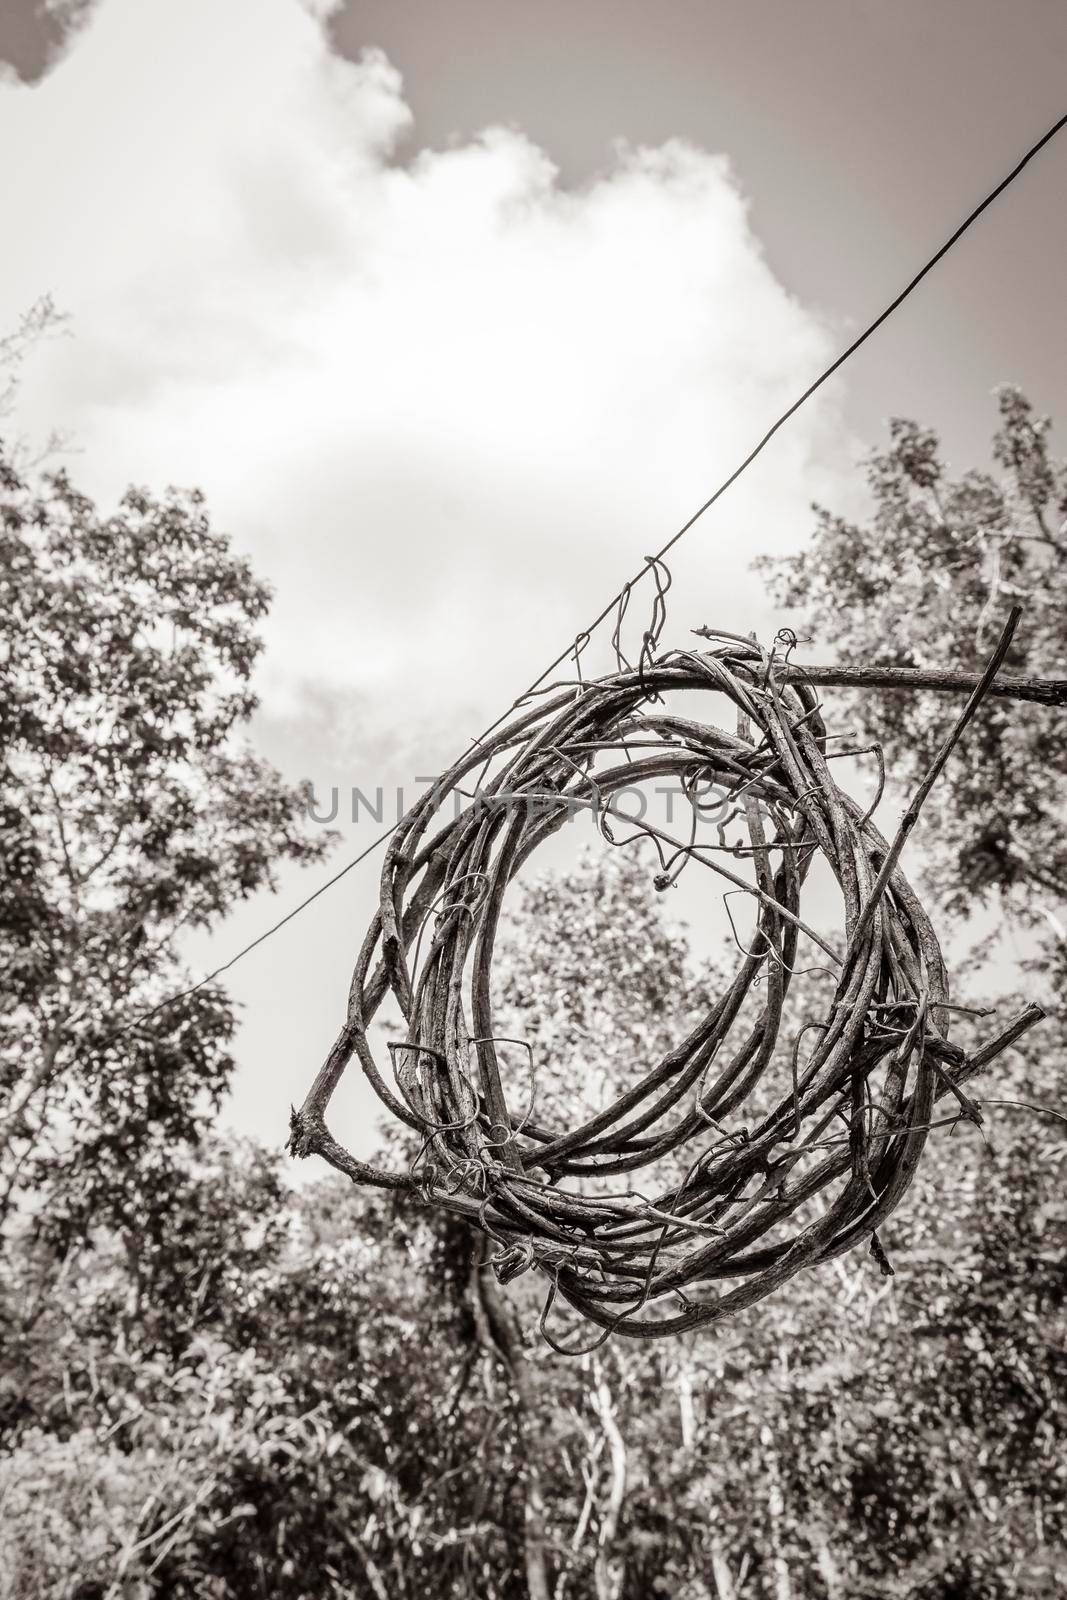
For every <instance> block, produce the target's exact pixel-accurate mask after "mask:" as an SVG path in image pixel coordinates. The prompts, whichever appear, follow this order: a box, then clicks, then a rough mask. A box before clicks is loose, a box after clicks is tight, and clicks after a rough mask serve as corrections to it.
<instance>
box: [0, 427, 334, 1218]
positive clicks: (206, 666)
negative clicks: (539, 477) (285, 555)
mask: <svg viewBox="0 0 1067 1600" xmlns="http://www.w3.org/2000/svg"><path fill="white" fill-rule="evenodd" d="M268 600H269V595H268V591H267V590H266V588H265V587H264V585H263V584H261V583H259V582H258V581H257V580H256V579H255V578H254V577H253V575H252V573H251V571H250V569H249V567H248V564H247V562H245V561H244V560H243V559H241V558H239V557H237V556H235V555H234V554H233V552H232V551H231V549H230V547H229V543H228V541H227V539H226V538H225V537H224V536H223V535H221V534H218V533H215V532H213V531H212V529H211V527H210V525H209V522H208V518H207V515H206V513H205V511H204V507H203V502H202V499H201V497H200V496H199V495H198V494H196V493H192V494H182V493H179V492H177V491H171V492H169V493H168V494H167V495H166V496H164V497H163V498H162V499H157V498H153V497H152V496H151V495H149V494H147V493H145V492H143V491H139V490H130V491H129V492H128V493H127V494H126V495H125V496H124V498H123V500H122V502H121V504H120V507H119V509H118V511H117V512H116V513H115V514H114V515H113V516H110V517H102V516H101V515H100V514H99V513H98V512H97V511H96V508H95V507H94V506H93V504H92V503H91V502H90V501H89V500H88V499H86V497H85V496H84V495H81V494H79V493H78V492H77V491H76V490H75V489H74V487H73V485H72V484H71V483H70V481H69V479H68V478H67V477H66V475H65V474H64V473H62V472H58V473H54V474H52V475H50V476H46V477H44V478H43V480H42V481H41V482H40V484H39V485H37V486H36V487H34V486H33V485H31V484H30V483H29V482H28V481H27V480H26V479H25V478H24V477H23V476H21V475H20V473H19V472H18V471H16V469H15V467H14V465H13V464H12V461H11V460H10V459H9V458H8V457H7V456H5V455H3V454H2V453H0V752H2V754H0V988H2V992H3V995H4V998H5V1005H4V1009H3V1013H2V1015H0V1156H2V1161H3V1165H2V1167H0V1175H2V1181H3V1182H4V1184H5V1188H4V1189H2V1190H0V1206H8V1205H10V1204H11V1202H12V1200H13V1197H14V1196H15V1195H16V1194H17V1193H18V1191H19V1189H21V1190H22V1191H27V1190H32V1191H33V1192H34V1193H35V1194H36V1195H37V1197H38V1203H40V1197H41V1196H42V1195H43V1194H45V1193H52V1194H53V1196H54V1198H55V1202H56V1203H55V1204H54V1205H50V1206H49V1208H48V1220H49V1225H50V1226H51V1227H52V1228H53V1230H60V1231H62V1230H63V1229H68V1230H71V1229H73V1230H76V1229H77V1228H79V1227H80V1228H85V1227H87V1226H88V1225H89V1224H90V1223H91V1222H92V1221H94V1220H100V1219H102V1218H103V1217H104V1216H112V1217H118V1216H119V1215H120V1214H121V1213H123V1212H124V1211H125V1212H127V1213H129V1214H143V1210H144V1199H145V1185H146V1183H147V1184H148V1185H149V1186H152V1185H153V1184H155V1183H158V1182H159V1181H160V1170H161V1168H164V1167H165V1166H166V1163H167V1161H168V1154H167V1152H168V1150H170V1149H171V1148H172V1147H174V1146H175V1145H176V1144H179V1143H180V1142H181V1141H182V1140H184V1139H188V1138H190V1137H192V1136H193V1135H194V1134H195V1132H196V1130H197V1128H198V1126H199V1125H200V1122H201V1120H202V1117H203V1115H204V1111H205V1109H206V1108H207V1107H208V1106H209V1105H210V1103H216V1104H217V1103H218V1101H219V1100H220V1098H221V1096H222V1094H223V1093H224V1091H225V1088H226V1085H227V1082H228V1080H229V1075H230V1071H231V1068H232V1062H231V1058H230V1056H229V1053H228V1043H229V1039H230V1036H231V1033H232V1029H233V1013H232V1008H231V1006H230V1004H229V1002H228V1000H227V999H226V997H225V995H224V994H223V993H222V991H221V990H219V989H218V988H206V989H203V990H200V991H199V992H197V993H196V994H191V995H187V996H186V997H185V998H183V999H182V1000H181V1001H180V1002H179V1003H178V1004H176V1005H172V1006H168V1007H167V1008H166V1009H165V1010H163V1011H154V1013H153V1014H151V1015H148V1016H146V1017H144V1018H143V1019H142V1016H141V1014H142V1013H144V1012H151V1011H152V1010H153V1008H154V1007H155V1006H156V1005H157V1004H158V1002H159V1001H161V1000H162V999H163V998H164V997H166V996H167V995H168V994H170V993H172V992H174V991H178V990H180V989H182V988H183V987H185V985H186V983H187V981H188V980H187V979H186V976H185V973H184V970H183V967H182V963H181V958H180V953H179V948H178V943H177V940H178V936H179V934H180V932H181V931H182V930H183V929H186V928H198V927H201V928H202V927H208V926H210V925H211V924H212V923H214V922H215V921H217V920H218V919H219V918H220V917H221V916H223V915H224V914H225V912H226V911H227V910H228V909H229V908H230V907H231V906H232V905H233V903H234V902H235V901H236V900H239V899H241V898H244V897H246V896H248V895H250V894H252V893H253V892H254V891H255V890H256V889H258V888H261V887H262V886H264V885H267V884H270V883H271V881H272V873H273V869H274V865H275V863H276V862H278V861H279V860H285V859H289V860H294V861H308V860H312V859H315V858H316V857H317V856H318V855H320V854H321V852H322V850H323V849H324V847H325V844H326V841H325V840H324V839H323V838H321V837H320V838H318V839H316V840H312V839H311V838H310V837H309V836H308V835H306V834H305V833H304V832H303V831H302V828H301V811H302V806H303V800H304V795H303V791H302V790H299V789H293V788H290V787H288V786H286V785H285V784H283V783H282V781H281V780H280V778H279V777H278V775H277V774H276V773H275V772H274V771H273V770H272V769H271V768H270V767H269V766H267V765H266V764H265V763H264V762H263V761H261V760H260V759H259V758H257V757H256V756H255V755H253V753H252V752H251V750H250V749H248V748H247V747H246V746H245V745H243V744H242V743H241V741H240V739H239V733H240V730H241V727H242V725H243V724H244V723H246V722H247V720H248V718H249V717H250V716H251V714H252V712H253V710H254V709H255V705H256V701H255V697H254V695H253V694H252V691H251V689H250V686H249V679H250V675H251V672H252V668H253V666H254V663H255V660H256V657H257V655H258V653H259V649H260V644H259V640H258V638H257V635H256V632H255V628H256V624H257V623H258V622H259V621H260V620H261V619H262V617H263V616H264V614H265V612H266V609H267V605H268ZM60 1166H61V1167H62V1171H63V1182H62V1185H61V1186H59V1188H60V1189H61V1194H57V1193H56V1192H55V1191H56V1186H55V1185H54V1184H53V1179H54V1178H55V1176H56V1173H57V1172H58V1170H59V1168H60Z"/></svg>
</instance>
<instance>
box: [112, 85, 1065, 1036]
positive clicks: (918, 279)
mask: <svg viewBox="0 0 1067 1600" xmlns="http://www.w3.org/2000/svg"><path fill="white" fill-rule="evenodd" d="M1064 127H1067V112H1065V113H1064V115H1063V116H1062V117H1060V118H1059V119H1058V120H1057V121H1056V122H1054V123H1053V124H1052V126H1051V128H1049V129H1048V131H1047V132H1046V133H1044V134H1042V136H1041V138H1040V139H1038V140H1037V142H1036V144H1033V145H1031V146H1030V148H1029V150H1027V152H1026V154H1025V155H1024V156H1022V158H1021V159H1020V160H1019V161H1017V162H1016V164H1015V166H1014V167H1012V169H1011V171H1010V172H1009V173H1008V175H1007V177H1005V178H1002V179H1001V181H1000V182H999V183H998V184H997V186H996V188H995V189H991V190H990V191H989V193H988V194H987V195H986V197H985V199H984V200H981V201H980V202H979V204H978V205H976V206H975V208H974V210H973V211H971V212H969V213H968V215H967V216H966V217H965V218H964V220H963V221H962V222H961V223H960V225H959V227H958V228H956V229H955V231H954V232H953V233H951V234H950V235H949V237H948V238H947V239H946V240H945V242H944V244H943V245H942V246H941V247H940V249H939V250H937V251H935V253H934V254H933V255H932V256H931V257H930V258H929V260H928V261H926V262H925V264H924V265H923V266H922V267H920V269H919V271H918V272H917V273H916V274H915V276H914V277H913V278H911V279H909V281H908V282H907V283H906V284H905V285H904V288H903V289H901V291H900V293H899V294H898V295H896V296H895V298H894V299H892V300H891V301H890V302H889V304H888V305H887V306H886V307H885V309H884V310H883V311H881V312H879V314H878V316H877V317H875V319H874V321H873V322H871V323H868V325H867V327H866V328H864V330H863V332H862V333H861V334H859V335H858V337H857V338H855V339H853V341H852V343H851V344H850V345H849V346H848V347H847V348H846V349H844V350H842V352H841V354H840V355H839V356H838V357H837V358H836V360H835V361H833V362H831V364H830V365H829V366H828V367H827V368H826V369H825V370H824V371H823V372H821V373H820V374H819V376H818V377H817V378H816V379H815V381H814V383H811V384H809V385H808V387H807V388H806V389H805V390H804V393H803V394H802V395H800V396H799V397H798V398H797V399H796V400H794V401H793V403H792V405H791V406H790V407H789V408H788V410H786V411H783V412H782V414H781V416H780V417H778V419H777V420H776V421H775V422H774V423H773V424H772V425H771V427H769V428H768V429H767V431H766V433H765V434H764V435H763V436H762V438H761V439H760V440H759V441H758V442H757V443H756V444H755V445H754V446H753V448H752V449H751V450H750V451H749V453H748V455H747V456H746V457H745V458H744V460H743V461H742V462H741V463H740V465H739V466H737V467H735V468H734V470H733V472H731V473H730V476H729V477H728V478H726V479H724V480H723V482H722V483H720V485H719V487H718V488H717V489H716V490H715V492H714V494H711V495H709V496H708V498H707V499H706V500H705V501H704V504H703V505H702V506H699V507H698V509H697V510H696V511H694V512H693V515H692V516H691V517H690V518H689V520H688V521H687V522H683V524H682V526H681V527H680V528H679V529H678V530H677V532H676V533H674V534H672V535H671V537H670V538H669V539H668V540H667V542H666V544H665V545H663V546H662V547H661V548H660V549H659V550H657V552H656V554H655V555H654V556H648V557H646V559H645V561H644V562H643V563H642V565H641V567H640V568H639V569H638V571H637V572H636V573H635V574H634V576H633V577H632V578H630V579H629V580H628V581H627V582H626V583H624V584H623V585H622V587H621V588H620V589H619V590H618V591H617V592H616V593H615V594H613V595H612V597H611V599H610V600H609V601H608V603H607V605H606V606H605V607H604V609H603V610H602V611H601V612H599V614H598V615H597V616H596V617H594V619H593V621H592V622H590V623H588V624H587V625H586V627H584V628H582V629H580V630H579V631H578V633H577V634H576V635H575V641H574V643H571V644H569V645H567V646H566V648H565V649H564V650H561V651H560V653H559V655H557V656H556V657H555V659H554V660H552V661H550V662H549V664H548V666H547V667H545V669H544V671H543V672H542V673H541V674H540V676H539V677H536V678H535V679H534V681H533V682H532V683H531V684H530V686H529V688H528V689H526V690H524V691H523V693H522V694H521V695H519V696H518V699H517V700H515V701H513V702H512V704H511V705H510V706H508V707H507V708H506V709H505V710H504V711H502V712H501V713H500V715H499V716H498V717H495V718H494V719H493V721H492V722H491V723H490V724H489V726H488V727H487V728H485V729H483V731H482V732H481V733H480V734H479V735H478V737H477V738H476V739H472V740H471V742H470V744H469V745H468V746H467V749H466V751H465V752H464V754H465V755H466V754H469V753H470V751H471V750H473V749H475V748H476V747H477V746H478V745H479V744H481V743H482V741H483V740H484V739H486V738H488V736H489V735H490V734H491V733H493V732H495V730H496V729H497V728H498V727H499V726H500V724H501V723H502V722H503V721H504V719H505V718H506V717H507V716H508V715H509V714H510V712H511V711H512V710H513V709H514V707H515V705H517V704H518V703H519V701H521V700H523V699H525V698H526V696H527V695H530V694H533V693H534V692H535V690H537V689H538V688H540V686H541V684H543V683H544V681H545V679H546V678H547V677H548V676H549V674H550V673H553V672H555V670H556V668H557V667H560V666H562V665H563V663H564V661H566V660H567V658H568V656H569V655H570V654H571V653H572V651H573V650H574V648H575V644H576V643H577V642H578V641H579V640H583V639H584V640H588V637H589V635H590V634H591V633H592V632H593V630H594V629H595V628H599V626H600V624H601V623H602V622H603V621H604V619H605V618H606V617H607V616H608V615H609V614H610V613H611V612H612V611H613V610H614V608H615V607H616V606H617V605H619V604H620V602H621V601H622V599H623V597H624V596H626V597H627V598H628V596H629V593H630V591H631V590H632V589H633V588H634V587H635V586H636V585H637V584H638V583H640V582H641V580H642V578H644V577H646V576H647V574H648V573H649V572H650V571H654V570H655V567H656V564H657V563H658V562H660V561H662V560H663V558H664V556H666V555H667V554H669V552H670V551H671V550H673V549H674V547H675V545H676V544H678V543H679V541H680V540H682V539H684V538H685V536H686V534H687V533H688V532H689V531H690V529H691V528H693V527H694V526H695V524H696V523H697V522H699V521H700V519H701V517H702V516H704V514H705V513H706V512H708V511H710V510H711V508H712V506H713V505H714V504H715V503H716V501H717V500H720V499H721V498H722V496H723V495H724V494H725V493H726V491H727V490H728V489H730V488H732V487H733V485H734V484H735V483H736V482H737V480H738V478H740V476H741V474H742V473H743V472H747V471H748V468H749V467H750V466H751V465H752V463H753V462H754V461H755V460H756V458H757V456H760V455H762V454H763V451H764V450H765V449H766V448H767V446H768V445H769V444H770V442H771V440H772V439H773V438H774V436H775V434H776V433H778V432H779V430H780V429H782V428H784V427H785V424H786V423H787V422H789V421H790V420H791V418H793V417H794V416H796V414H797V412H798V411H799V410H800V408H801V406H803V405H806V404H807V402H808V401H809V400H810V399H811V397H812V395H814V394H815V393H817V391H818V390H819V389H821V388H822V386H823V384H824V383H827V382H828V381H829V379H830V378H832V377H833V375H834V373H835V372H837V371H839V370H840V368H841V367H843V366H844V364H845V362H846V361H848V360H850V359H851V357H852V356H854V355H855V353H856V351H857V350H859V349H860V347H861V346H862V345H864V344H866V342H867V340H868V339H869V338H870V337H871V336H872V334H875V333H877V331H878V329H879V328H880V327H881V326H882V324H883V323H884V322H887V321H888V319H889V318H890V317H891V316H892V315H893V313H894V312H895V311H897V310H898V309H899V308H900V306H902V305H903V303H904V301H905V300H907V298H908V296H909V295H910V294H912V293H913V292H914V291H915V290H916V289H917V288H918V286H919V284H920V283H922V281H923V279H924V278H926V277H927V276H928V275H929V274H930V273H931V272H932V271H933V270H934V268H935V267H936V266H937V265H938V263H939V262H940V261H942V260H943V259H944V258H945V256H947V255H948V253H949V251H950V250H951V249H952V248H953V246H954V245H956V244H958V242H959V241H960V239H962V238H963V235H964V234H965V233H966V232H967V231H968V229H969V228H971V227H972V226H973V225H974V223H976V222H977V221H978V218H979V217H980V216H981V215H982V213H983V212H985V211H987V210H988V209H989V207H990V206H991V205H992V204H993V202H994V201H995V200H997V199H999V197H1000V196H1001V195H1002V194H1003V193H1004V191H1005V189H1007V188H1009V187H1010V186H1011V184H1013V183H1014V182H1015V180H1016V178H1017V177H1018V176H1019V174H1020V173H1021V172H1022V171H1023V170H1024V168H1026V167H1027V166H1029V164H1030V162H1031V161H1032V160H1033V159H1034V157H1035V156H1036V155H1038V154H1040V152H1041V151H1042V150H1043V149H1044V148H1045V146H1046V145H1047V144H1049V143H1050V142H1051V141H1052V140H1053V139H1054V138H1055V137H1056V135H1057V134H1058V133H1060V132H1061V131H1062V129H1063V128H1064ZM401 820H402V819H401V818H399V817H398V818H397V820H396V822H395V823H394V824H393V825H392V827H390V828H387V829H386V831H385V832H384V833H382V834H380V835H379V836H378V838H376V839H375V840H373V842H372V843H371V844H369V845H368V846H367V848H366V849H365V850H361V851H360V853H359V855H357V856H354V857H353V858H352V860H351V861H349V862H348V863H347V865H345V866H344V867H342V868H341V870H340V871H339V872H336V873H335V874H334V875H333V877H332V878H329V879H327V881H326V882H325V883H323V884H320V885H319V887H318V888H317V889H315V890H314V891H313V892H312V893H311V894H309V895H308V896H307V898H306V899H304V900H301V902H300V903H299V905H296V906H294V907H293V909H292V910H291V911H289V912H287V913H286V915H285V916H284V917H282V918H281V919H280V921H278V922H276V923H274V925H273V927H270V928H268V929H267V930H266V932H264V933H261V934H260V935H259V937H258V938H256V939H253V940H252V941H251V943H250V944H247V945H245V946H244V948H243V949H242V950H238V952H237V954H236V955H234V956H231V957H230V959H229V961H226V962H224V963H223V965H222V966H221V967H216V968H215V970H214V971H213V972H210V973H208V975H207V976H206V977H204V978H201V979H200V981H199V982H198V983H194V984H191V985H190V987H189V988H187V989H182V990H181V991H180V993H178V994H175V995H171V996H170V997H169V998H168V999H166V1000H161V1001H159V1003H158V1004H157V1005H155V1006H153V1007H152V1008H151V1010H149V1011H146V1012H144V1013H143V1014H142V1015H141V1016H138V1017H135V1018H134V1019H133V1021H132V1022H130V1023H128V1024H127V1025H126V1027H125V1028H123V1029H122V1030H120V1031H121V1032H123V1033H125V1032H127V1031H128V1030H129V1028H131V1027H134V1026H136V1025H137V1024H138V1023H140V1022H145V1021H147V1020H148V1018H149V1017H152V1016H155V1015H156V1013H157V1012H159V1011H162V1010H163V1008H164V1007H165V1006H168V1005H174V1004H176V1003H177V1001H179V1000H184V999H186V998H187V997H188V996H189V995H191V994H195V993H196V992H197V990H198V989H203V988H204V987H206V985H207V984H209V983H212V982H213V981H214V980H215V978H217V977H220V976H221V975H222V973H224V972H228V971H229V970H230V968H231V967H233V966H236V964H237V962H238V961H241V960H242V959H243V958H244V957H245V956H247V955H249V954H250V953H251V952H252V951H253V950H255V949H256V948H257V947H258V946H259V945H261V944H263V943H264V942H265V941H266V940H267V939H269V938H271V937H272V936H273V935H274V934H275V933H277V932H278V931H279V930H280V929H281V928H284V927H285V925H286V923H287V922H291V921H292V920H293V918H294V917H297V916H299V914H300V913H301V912H302V911H304V910H306V908H307V907H308V906H309V905H311V904H312V903H313V901H315V900H317V899H318V898H319V896H320V895H322V894H325V893H326V891H327V889H331V888H332V887H333V885H334V884H335V883H337V882H339V881H340V879H341V878H343V877H344V876H345V875H346V873H348V872H351V871H352V869H353V867H357V866H359V864H360V862H361V861H365V860H366V858H367V857H368V856H369V855H371V854H372V853H373V852H374V851H375V850H376V849H377V848H378V846H379V845H380V844H384V843H385V841H386V839H388V838H390V837H391V835H392V834H393V833H395V832H396V829H397V828H398V827H399V826H400V822H401Z"/></svg>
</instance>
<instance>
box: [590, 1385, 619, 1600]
mask: <svg viewBox="0 0 1067 1600" xmlns="http://www.w3.org/2000/svg"><path fill="white" fill-rule="evenodd" d="M593 1409H594V1410H595V1411H596V1414H597V1417H598V1418H599V1421H600V1426H601V1427H602V1428H603V1430H604V1437H605V1438H606V1439H607V1441H608V1451H609V1455H610V1459H611V1488H610V1489H609V1491H608V1503H607V1506H606V1507H605V1509H604V1511H603V1514H602V1515H601V1518H600V1532H599V1535H598V1538H597V1553H596V1562H595V1564H594V1567H593V1582H594V1585H595V1587H596V1594H597V1600H616V1596H617V1595H618V1594H619V1592H620V1590H621V1589H622V1579H623V1565H622V1563H621V1562H620V1561H614V1560H612V1555H611V1551H612V1546H613V1545H614V1543H615V1536H616V1534H617V1533H618V1531H619V1517H620V1515H621V1514H622V1507H623V1501H624V1500H625V1498H626V1441H625V1439H624V1438H623V1436H622V1433H621V1432H620V1430H619V1424H618V1422H617V1421H616V1420H615V1407H614V1404H613V1403H612V1398H611V1390H610V1389H609V1388H608V1385H607V1380H606V1379H605V1377H604V1374H603V1372H602V1370H601V1368H600V1364H599V1363H598V1362H597V1361H596V1359H595V1358H594V1360H593Z"/></svg>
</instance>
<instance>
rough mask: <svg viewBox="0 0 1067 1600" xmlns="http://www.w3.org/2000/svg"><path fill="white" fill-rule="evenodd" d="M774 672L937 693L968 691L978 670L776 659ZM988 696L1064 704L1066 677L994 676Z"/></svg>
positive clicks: (837, 684) (831, 683)
mask: <svg viewBox="0 0 1067 1600" xmlns="http://www.w3.org/2000/svg"><path fill="white" fill-rule="evenodd" d="M774 670H775V675H776V676H777V677H779V678H784V679H785V680H786V682H787V683H788V682H794V683H795V682H796V681H797V680H798V679H803V680H806V681H807V682H808V683H814V684H816V685H819V686H820V687H821V686H825V687H827V688H839V689H933V690H935V691H937V692H938V693H941V694H970V693H971V692H972V690H974V689H976V688H977V687H978V684H979V682H980V681H981V680H980V677H979V674H978V673H971V672H939V671H936V670H934V669H932V668H927V667H818V666H816V667H807V666H798V665H797V664H796V663H794V662H784V663H783V662H776V663H775V669H774ZM989 694H990V696H991V698H993V699H996V698H997V697H998V696H999V697H1000V698H1001V699H1002V700H1032V701H1034V702H1035V703H1036V704H1037V705H1042V706H1067V678H997V680H996V681H995V683H994V684H993V685H992V687H991V688H990V690H989Z"/></svg>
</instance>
